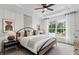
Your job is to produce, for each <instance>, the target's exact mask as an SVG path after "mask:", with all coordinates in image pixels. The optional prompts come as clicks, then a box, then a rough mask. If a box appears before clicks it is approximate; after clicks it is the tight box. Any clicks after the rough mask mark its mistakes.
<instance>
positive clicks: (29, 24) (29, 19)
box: [24, 15, 32, 27]
mask: <svg viewBox="0 0 79 59" xmlns="http://www.w3.org/2000/svg"><path fill="white" fill-rule="evenodd" d="M24 27H32V16H28V15H24Z"/></svg>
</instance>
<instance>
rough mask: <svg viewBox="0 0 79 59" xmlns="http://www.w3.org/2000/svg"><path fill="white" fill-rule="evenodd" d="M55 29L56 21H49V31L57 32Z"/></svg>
mask: <svg viewBox="0 0 79 59" xmlns="http://www.w3.org/2000/svg"><path fill="white" fill-rule="evenodd" d="M55 29H56V23H55V22H50V23H49V32H50V33H55Z"/></svg>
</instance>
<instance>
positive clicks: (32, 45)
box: [19, 35, 55, 54]
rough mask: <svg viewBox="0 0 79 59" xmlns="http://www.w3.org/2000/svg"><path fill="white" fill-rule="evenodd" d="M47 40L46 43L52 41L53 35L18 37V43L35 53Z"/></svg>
mask: <svg viewBox="0 0 79 59" xmlns="http://www.w3.org/2000/svg"><path fill="white" fill-rule="evenodd" d="M49 39H50V40H49ZM47 40H49V42H48V43H47V44H49V43H50V42H52V41H51V40H53V41H54V40H55V39H53V37H52V36H49V35H36V36H28V37H19V41H20V44H21V45H22V46H24V47H25V48H27V49H29V50H30V51H32V52H33V53H35V54H37V51H38V50H39V49H40V47H41V46H42V45H43V44H44V43H45V42H46V41H47ZM46 46H47V45H46ZM44 47H45V46H44Z"/></svg>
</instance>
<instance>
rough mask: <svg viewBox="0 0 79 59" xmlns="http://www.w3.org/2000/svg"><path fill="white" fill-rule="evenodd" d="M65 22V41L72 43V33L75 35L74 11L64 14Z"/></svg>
mask: <svg viewBox="0 0 79 59" xmlns="http://www.w3.org/2000/svg"><path fill="white" fill-rule="evenodd" d="M66 18H67V23H66V26H67V27H66V28H67V29H66V41H67V43H70V44H73V43H74V39H75V37H74V35H75V20H76V13H72V14H68V15H66Z"/></svg>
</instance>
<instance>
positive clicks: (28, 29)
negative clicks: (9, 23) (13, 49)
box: [16, 27, 36, 37]
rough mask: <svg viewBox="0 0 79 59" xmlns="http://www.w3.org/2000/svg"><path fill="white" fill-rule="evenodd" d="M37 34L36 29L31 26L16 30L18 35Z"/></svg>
mask: <svg viewBox="0 0 79 59" xmlns="http://www.w3.org/2000/svg"><path fill="white" fill-rule="evenodd" d="M29 35H36V30H34V29H33V28H31V27H24V28H22V29H20V30H18V31H17V32H16V37H20V36H29Z"/></svg>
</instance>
